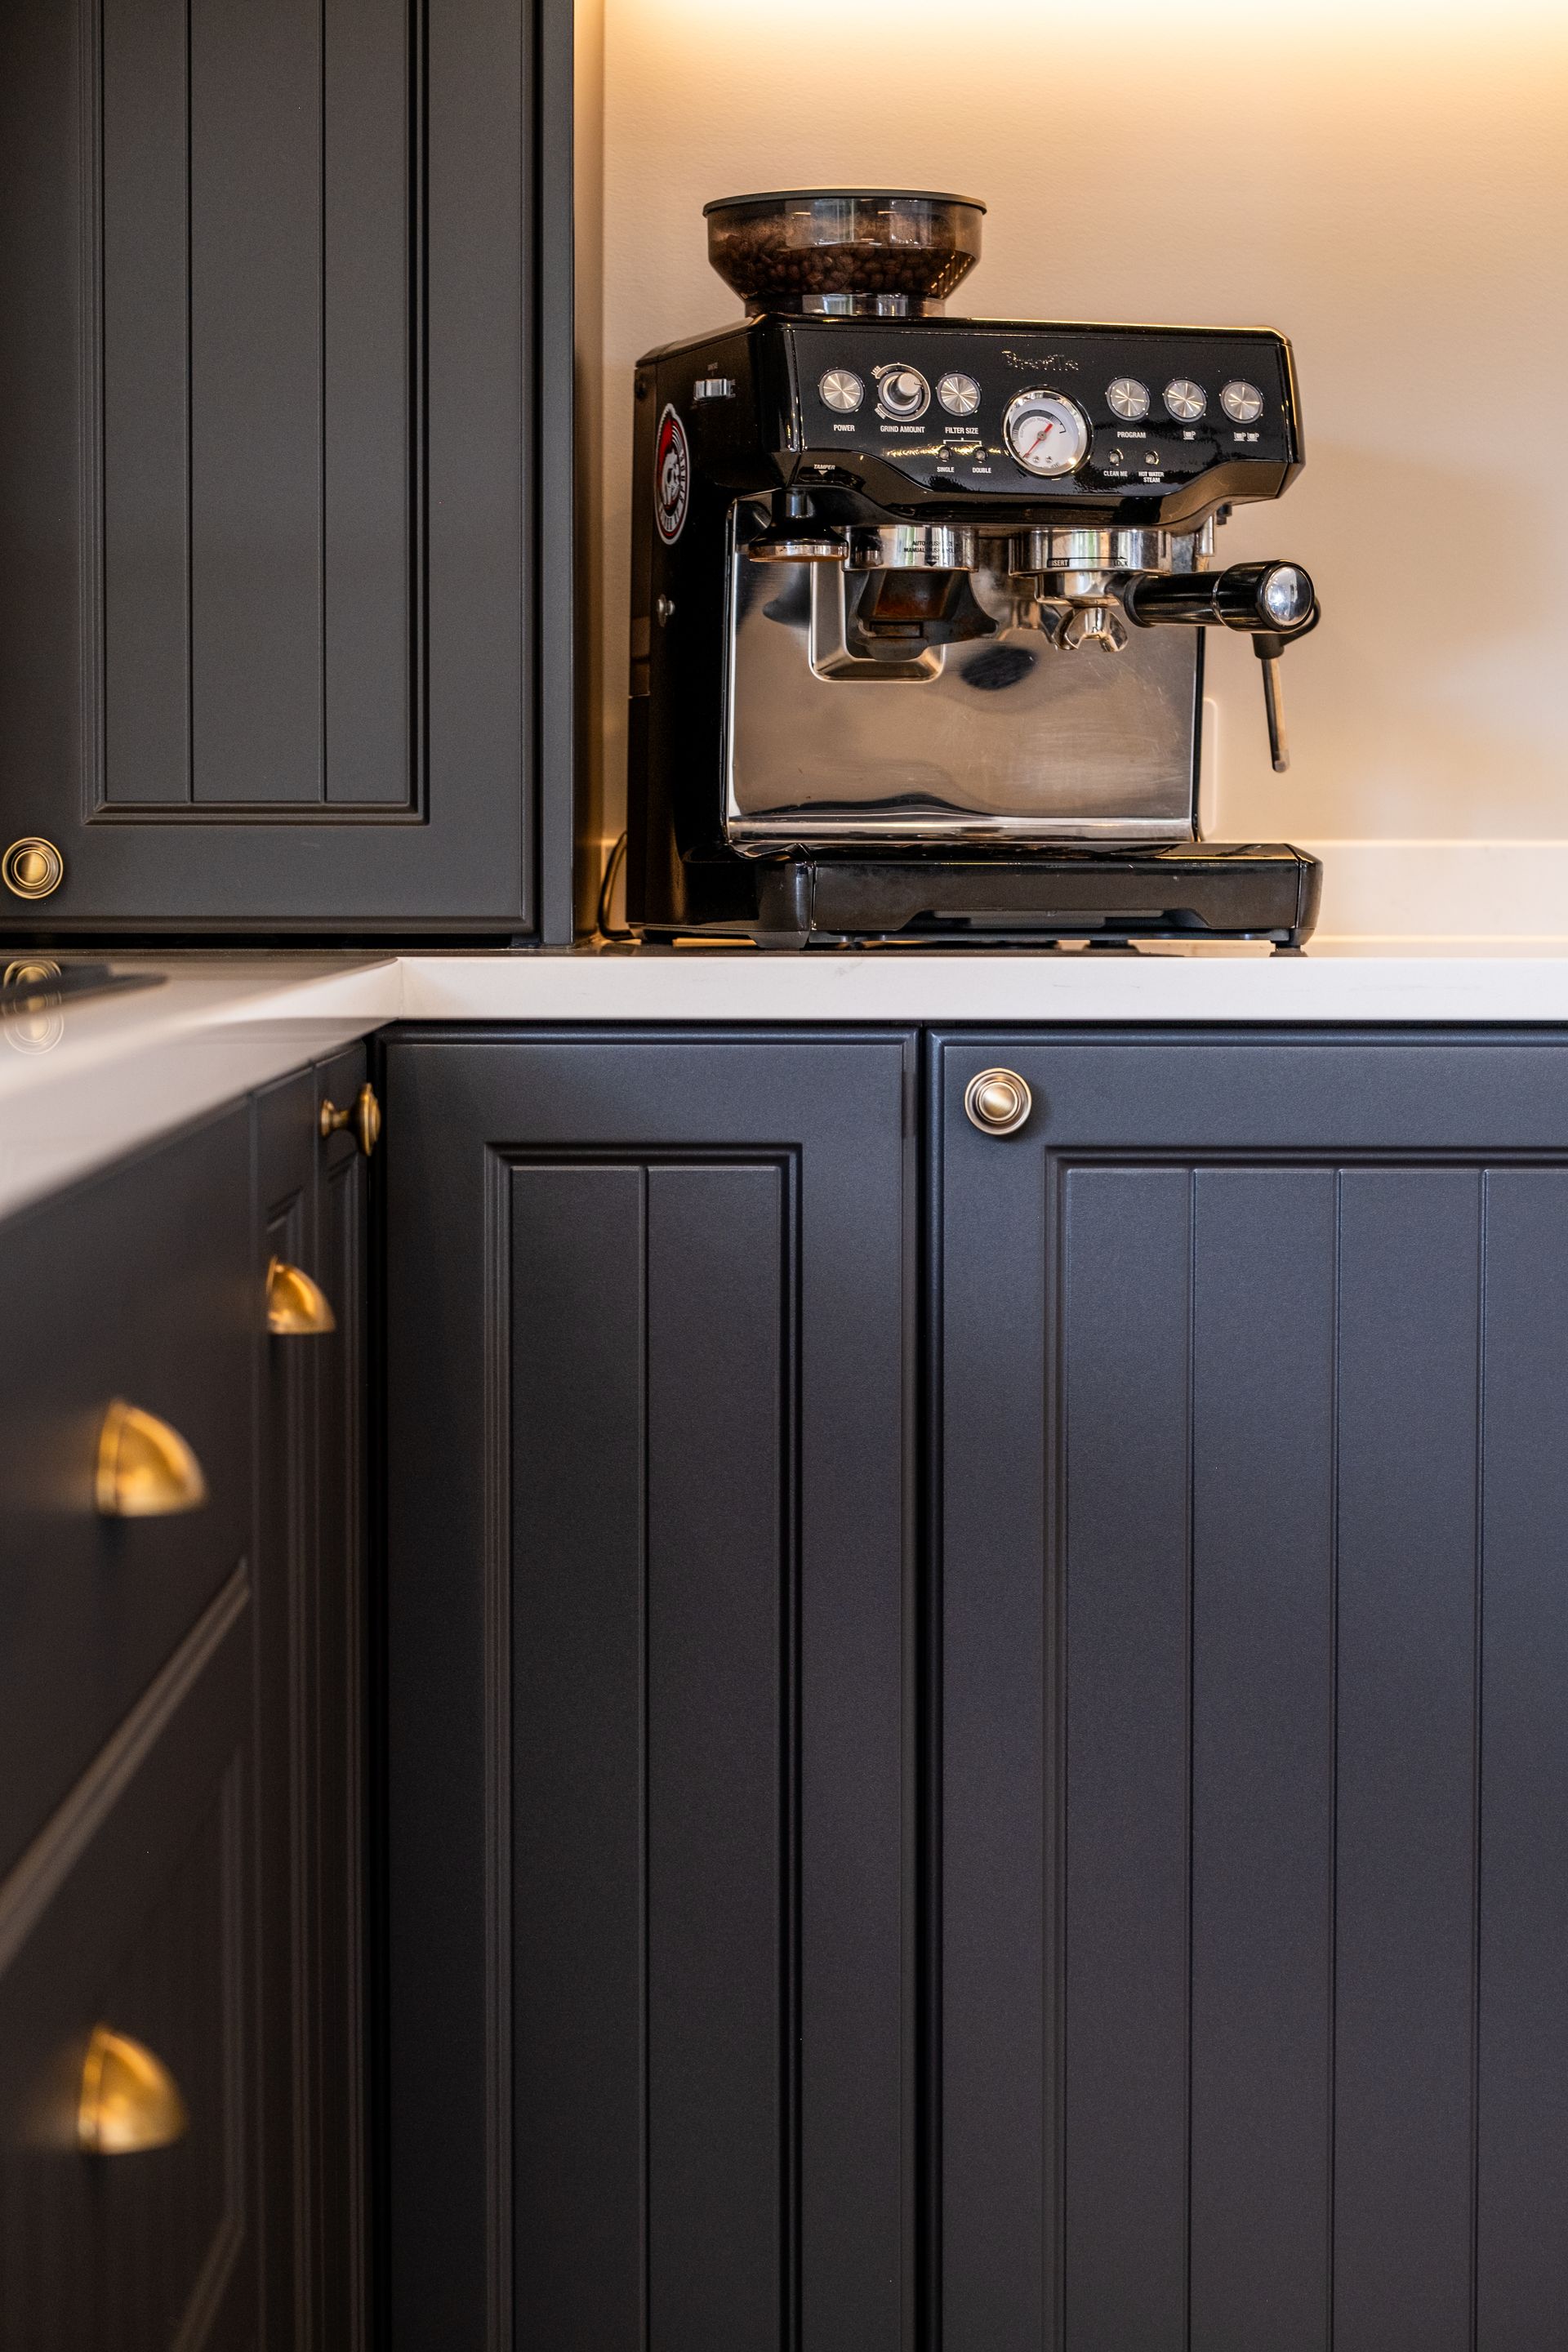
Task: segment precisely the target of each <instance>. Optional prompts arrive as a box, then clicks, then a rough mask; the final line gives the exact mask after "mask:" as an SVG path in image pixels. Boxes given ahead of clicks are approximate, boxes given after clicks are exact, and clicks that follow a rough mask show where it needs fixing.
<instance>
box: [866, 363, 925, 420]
mask: <svg viewBox="0 0 1568 2352" xmlns="http://www.w3.org/2000/svg"><path fill="white" fill-rule="evenodd" d="M878 398H879V401H880V402H881V404H882V409H883V412H884V414H885V415H889V416H896V417H900V418H908V417H914V416H923V415H925V412H926V409H927V407H928V405H929V404H930V401H931V386H930V384H928V383H927V382H926V380H925V378H924V376H923V375H921V372H920V370H919V368H911V367H890V368H888V369H887V370H885V372H884V373H883V374H882V376H881V379H880V382H879V386H878Z"/></svg>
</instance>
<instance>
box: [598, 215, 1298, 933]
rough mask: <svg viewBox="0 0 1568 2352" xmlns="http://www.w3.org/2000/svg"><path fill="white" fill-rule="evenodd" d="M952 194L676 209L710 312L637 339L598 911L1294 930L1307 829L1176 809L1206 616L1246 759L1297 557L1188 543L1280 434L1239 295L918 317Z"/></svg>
mask: <svg viewBox="0 0 1568 2352" xmlns="http://www.w3.org/2000/svg"><path fill="white" fill-rule="evenodd" d="M983 213H984V205H980V204H978V203H975V202H973V200H971V199H968V198H964V197H959V196H952V195H940V194H921V193H916V192H896V191H889V190H866V189H837V190H805V191H799V192H795V193H792V194H764V195H753V196H742V197H736V198H731V199H728V200H726V201H725V202H723V203H721V204H716V205H709V206H708V208H707V220H708V230H709V254H710V259H711V261H712V262H713V264H714V266H715V268H717V269H718V271H719V273H720V275H721V277H722V278H724V279H725V281H726V283H727V284H728V285H729V286H731V288H732V289H734V290H735V291H736V292H737V293H739V294H740V295H741V296H742V299H744V302H745V305H746V315H745V318H744V319H743V320H741V321H738V322H737V323H736V324H734V325H733V326H731V327H729V328H727V329H721V330H720V331H718V332H715V333H712V334H708V335H703V336H700V337H698V338H695V339H692V340H690V341H684V342H679V343H672V344H669V345H668V346H667V347H665V348H664V349H662V350H660V351H657V352H650V353H649V354H648V356H647V358H645V359H644V360H642V361H641V362H639V363H638V366H637V377H636V392H637V426H636V430H637V441H636V467H635V473H634V480H633V502H634V504H633V511H634V538H633V566H632V620H631V750H630V775H629V803H628V847H627V861H626V908H627V914H628V918H629V919H630V920H631V921H632V922H633V923H634V924H636V925H637V926H638V927H639V928H640V929H641V930H642V933H643V935H644V937H645V938H647V939H649V940H672V939H677V938H681V937H709V938H720V939H722V938H725V937H733V938H739V939H748V940H755V941H756V942H757V943H758V944H759V945H762V946H774V947H789V948H800V947H806V946H811V945H827V946H836V945H840V944H845V943H854V942H860V941H868V940H875V941H889V942H904V943H915V942H919V943H921V944H923V945H932V944H936V943H941V942H952V943H962V942H973V943H978V944H992V945H996V944H1008V943H1032V944H1039V945H1047V944H1051V943H1053V942H1056V941H1060V940H1086V941H1088V942H1089V943H1090V944H1099V945H1104V946H1111V947H1127V946H1131V945H1134V944H1135V943H1136V942H1137V941H1138V940H1142V939H1151V938H1153V939H1171V938H1176V939H1184V940H1202V939H1205V938H1206V939H1225V940H1234V939H1253V940H1268V941H1271V942H1272V943H1273V944H1274V945H1275V946H1276V947H1277V948H1279V949H1282V950H1283V949H1293V948H1295V947H1298V946H1299V945H1300V942H1301V941H1302V940H1304V939H1305V938H1306V937H1307V936H1308V934H1309V933H1310V930H1311V928H1312V922H1313V919H1314V916H1315V913H1316V908H1317V901H1318V896H1319V887H1320V881H1321V872H1320V869H1319V867H1318V866H1317V864H1316V861H1315V860H1313V859H1311V858H1310V857H1307V856H1303V855H1302V853H1301V852H1300V851H1299V850H1296V849H1292V848H1290V847H1289V846H1287V845H1281V844H1270V843H1262V844H1259V843H1246V844H1232V843H1213V842H1204V841H1201V840H1200V839H1199V835H1198V826H1197V810H1198V768H1199V756H1200V749H1201V733H1202V705H1203V658H1204V642H1205V632H1206V631H1207V630H1208V629H1210V628H1221V629H1230V630H1236V631H1239V632H1241V633H1242V634H1243V635H1248V636H1250V638H1251V640H1252V644H1253V648H1254V651H1255V652H1256V653H1257V655H1258V660H1259V675H1260V677H1261V680H1262V684H1263V689H1264V692H1263V703H1264V709H1263V711H1262V713H1261V714H1260V719H1259V727H1260V730H1261V729H1262V728H1263V726H1264V725H1266V726H1267V730H1268V743H1269V750H1270V755H1271V757H1272V760H1273V762H1274V765H1275V767H1276V768H1283V767H1284V766H1285V764H1286V760H1287V751H1286V744H1285V730H1284V720H1283V716H1282V710H1281V703H1280V697H1279V663H1280V658H1281V656H1282V655H1283V654H1284V652H1285V650H1286V649H1287V647H1288V646H1290V645H1291V644H1293V643H1294V641H1295V640H1296V639H1297V638H1298V637H1302V636H1305V635H1307V633H1308V632H1309V631H1310V629H1311V628H1312V627H1313V626H1314V625H1315V623H1316V621H1317V617H1318V607H1317V602H1316V598H1315V595H1314V593H1313V588H1312V583H1311V582H1310V579H1309V578H1308V577H1307V574H1306V572H1304V571H1303V570H1302V569H1301V567H1300V564H1296V563H1289V562H1268V563H1237V564H1232V565H1229V566H1228V567H1224V566H1221V565H1219V564H1218V563H1217V562H1216V557H1215V542H1216V536H1217V532H1218V530H1219V528H1220V526H1221V525H1222V524H1223V523H1224V521H1225V520H1226V516H1227V515H1228V514H1229V513H1230V511H1231V509H1233V508H1234V507H1235V506H1237V504H1239V503H1240V502H1241V501H1242V500H1244V499H1277V498H1279V496H1280V495H1281V493H1282V492H1283V491H1284V490H1285V489H1286V488H1288V487H1289V484H1290V483H1291V482H1292V481H1293V480H1294V479H1295V478H1296V475H1297V474H1298V473H1299V472H1300V466H1301V443H1300V422H1299V412H1298V404H1297V395H1296V383H1295V373H1294V369H1293V365H1292V362H1291V354H1290V347H1289V343H1288V342H1287V341H1285V339H1284V337H1283V336H1282V335H1279V334H1276V333H1274V332H1273V331H1270V330H1268V329H1267V328H1246V327H1237V328H1216V327H1124V326H1103V325H1096V326H1088V325H1068V324H1063V323H1061V322H1058V321H1045V322H1042V321H1005V320H991V319H949V318H947V317H946V316H945V315H944V304H945V300H946V298H947V296H948V294H949V293H951V291H952V289H953V287H954V286H956V285H957V284H958V282H959V280H960V279H961V278H963V276H964V275H965V274H966V272H967V271H968V270H969V269H970V268H972V267H973V263H974V261H975V260H976V259H977V258H978V257H979V252H980V229H981V216H982V215H983Z"/></svg>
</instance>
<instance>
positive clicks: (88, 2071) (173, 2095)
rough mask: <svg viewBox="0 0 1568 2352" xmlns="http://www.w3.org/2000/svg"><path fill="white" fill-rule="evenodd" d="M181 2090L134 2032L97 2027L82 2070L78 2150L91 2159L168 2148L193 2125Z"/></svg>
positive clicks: (136, 2154) (78, 2118)
mask: <svg viewBox="0 0 1568 2352" xmlns="http://www.w3.org/2000/svg"><path fill="white" fill-rule="evenodd" d="M190 2120H191V2119H190V2116H188V2115H187V2113H186V2112H185V2103H184V2099H183V2098H182V2097H181V2096H180V2086H179V2084H177V2083H176V2082H175V2080H174V2076H173V2074H170V2072H169V2070H168V2068H167V2067H166V2066H165V2065H164V2063H163V2060H162V2059H161V2058H155V2057H154V2056H153V2053H152V2052H151V2050H149V2049H147V2048H145V2047H144V2045H143V2044H142V2042H132V2039H131V2036H130V2035H129V2033H115V2032H111V2031H110V2028H109V2027H108V2026H107V2025H95V2026H94V2027H93V2029H92V2039H91V2041H90V2042H89V2043H88V2045H87V2060H86V2063H85V2064H84V2065H83V2067H82V2070H81V2097H80V2100H79V2103H78V2106H77V2126H76V2136H77V2145H78V2147H79V2148H80V2149H81V2150H82V2152H83V2154H84V2155H87V2156H140V2155H141V2154H142V2151H143V2149H146V2148H150V2147H168V2146H169V2145H170V2143H171V2141H174V2140H176V2139H178V2138H179V2137H181V2135H182V2134H183V2133H184V2131H185V2129H186V2128H187V2126H189V2123H190Z"/></svg>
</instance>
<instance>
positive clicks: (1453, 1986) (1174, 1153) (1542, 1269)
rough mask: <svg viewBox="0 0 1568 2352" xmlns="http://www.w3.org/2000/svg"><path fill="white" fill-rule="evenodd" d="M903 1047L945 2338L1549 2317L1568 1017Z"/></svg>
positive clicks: (1567, 1886)
mask: <svg viewBox="0 0 1568 2352" xmlns="http://www.w3.org/2000/svg"><path fill="white" fill-rule="evenodd" d="M932 1057H933V1058H932V1080H933V1088H934V1099H935V1101H936V1104H937V1106H938V1115H939V1122H940V1126H939V1133H938V1138H937V1154H936V1163H935V1168H934V1181H935V1191H934V1208H933V1226H932V1234H933V1245H934V1248H935V1250H936V1253H937V1258H938V1267H939V1279H940V1297H941V1315H942V1323H941V1330H942V1357H941V1364H940V1381H939V1383H938V1391H937V1397H936V1402H935V1414H936V1422H935V1433H936V1439H937V1442H938V1444H940V1447H941V1462H942V1507H941V1514H940V1518H941V1548H940V1575H941V1601H940V1611H939V1621H940V1647H941V1802H940V1815H939V1824H938V1835H937V1837H936V1839H935V1841H934V1843H933V1853H934V1854H935V1857H936V1862H937V1866H938V1868H939V1870H940V1881H941V1889H942V1893H941V1917H942V1931H941V1941H940V1953H939V1972H940V2003H939V2006H940V2015H941V2119H942V2120H941V2134H942V2182H943V2203H942V2244H941V2264H942V2312H943V2321H944V2326H943V2333H942V2344H943V2347H944V2352H1037V2347H1042V2346H1048V2347H1061V2352H1128V2347H1133V2346H1136V2347H1138V2352H1166V2347H1168V2352H1185V2347H1192V2352H1257V2347H1260V2346H1264V2345H1267V2346H1268V2347H1270V2352H1328V2347H1330V2346H1332V2347H1333V2352H1471V2347H1475V2352H1526V2347H1531V2352H1534V2348H1535V2347H1545V2346H1547V2345H1550V2344H1554V2343H1556V2342H1558V2341H1560V2340H1561V2337H1562V2332H1563V2313H1564V2311H1565V2310H1568V1960H1565V1958H1564V1956H1565V1954H1568V1534H1565V1532H1564V1531H1565V1528H1568V1047H1565V1046H1564V1045H1563V1042H1561V1041H1560V1040H1559V1039H1557V1038H1555V1037H1553V1036H1552V1035H1551V1034H1544V1035H1542V1036H1540V1037H1537V1038H1530V1039H1521V1038H1517V1037H1509V1036H1506V1035H1500V1034H1495V1033H1494V1034H1490V1035H1487V1034H1482V1033H1477V1034H1474V1035H1470V1036H1459V1037H1453V1038H1450V1039H1447V1040H1445V1039H1439V1038H1432V1037H1420V1036H1411V1035H1409V1034H1405V1035H1404V1036H1388V1035H1383V1036H1379V1035H1368V1036H1345V1035H1339V1036H1335V1037H1332V1038H1330V1039H1311V1040H1308V1039H1279V1038H1273V1037H1269V1036H1268V1035H1267V1034H1258V1033H1252V1034H1246V1035H1240V1036H1226V1037H1205V1038H1203V1039H1195V1038H1194V1039H1182V1038H1166V1039H1151V1038H1149V1037H1147V1036H1142V1037H1131V1036H1130V1037H1124V1038H1117V1037H1115V1036H1107V1035H1101V1036H1098V1037H1094V1038H1081V1037H1074V1038H1069V1039H1065V1040H1058V1041H1045V1040H1041V1039H1039V1038H1038V1037H1021V1036H1019V1035H1016V1034H1014V1035H1011V1036H1009V1035H1002V1036H996V1035H990V1036H954V1037H949V1038H945V1039H942V1040H939V1041H937V1042H936V1043H935V1045H934V1046H933V1048H932ZM991 1065H1003V1066H1008V1067H1010V1068H1012V1069H1014V1070H1016V1071H1017V1072H1018V1073H1019V1074H1020V1075H1021V1076H1023V1077H1024V1078H1025V1079H1026V1081H1027V1083H1028V1085H1029V1087H1031V1088H1032V1089H1033V1096H1034V1105H1033V1110H1032V1113H1031V1115H1030V1117H1029V1118H1028V1120H1027V1122H1026V1125H1025V1126H1024V1127H1023V1128H1022V1129H1020V1131H1019V1132H1017V1133H1016V1134H1014V1135H1011V1136H1007V1137H997V1136H994V1135H987V1134H983V1133H980V1132H978V1131H977V1130H976V1129H975V1128H974V1127H973V1126H972V1125H971V1124H970V1121H969V1119H968V1118H966V1117H965V1114H964V1109H963V1093H964V1088H965V1086H966V1084H967V1082H968V1081H969V1079H970V1078H971V1077H972V1076H973V1075H974V1074H975V1073H977V1072H978V1071H980V1070H982V1069H983V1068H984V1067H986V1066H991Z"/></svg>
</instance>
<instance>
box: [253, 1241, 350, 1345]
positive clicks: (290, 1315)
mask: <svg viewBox="0 0 1568 2352" xmlns="http://www.w3.org/2000/svg"><path fill="white" fill-rule="evenodd" d="M267 1328H268V1330H269V1331H270V1332H272V1333H273V1334H274V1335H275V1336H276V1337H277V1338H278V1339H305V1338H308V1337H309V1338H314V1337H315V1336H317V1335H318V1334H320V1333H321V1332H326V1331H335V1330H336V1329H337V1328H338V1318H337V1317H336V1316H335V1315H334V1314H333V1313H332V1307H331V1300H330V1299H329V1298H328V1297H327V1294H326V1292H325V1291H324V1290H323V1289H322V1288H321V1284H320V1283H319V1282H312V1280H311V1279H310V1276H309V1275H308V1274H307V1273H306V1272H305V1269H304V1267H303V1266H300V1265H285V1264H284V1262H283V1260H282V1259H281V1258H280V1257H275V1258H274V1259H273V1260H272V1261H271V1263H270V1264H269V1265H268V1269H267Z"/></svg>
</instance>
